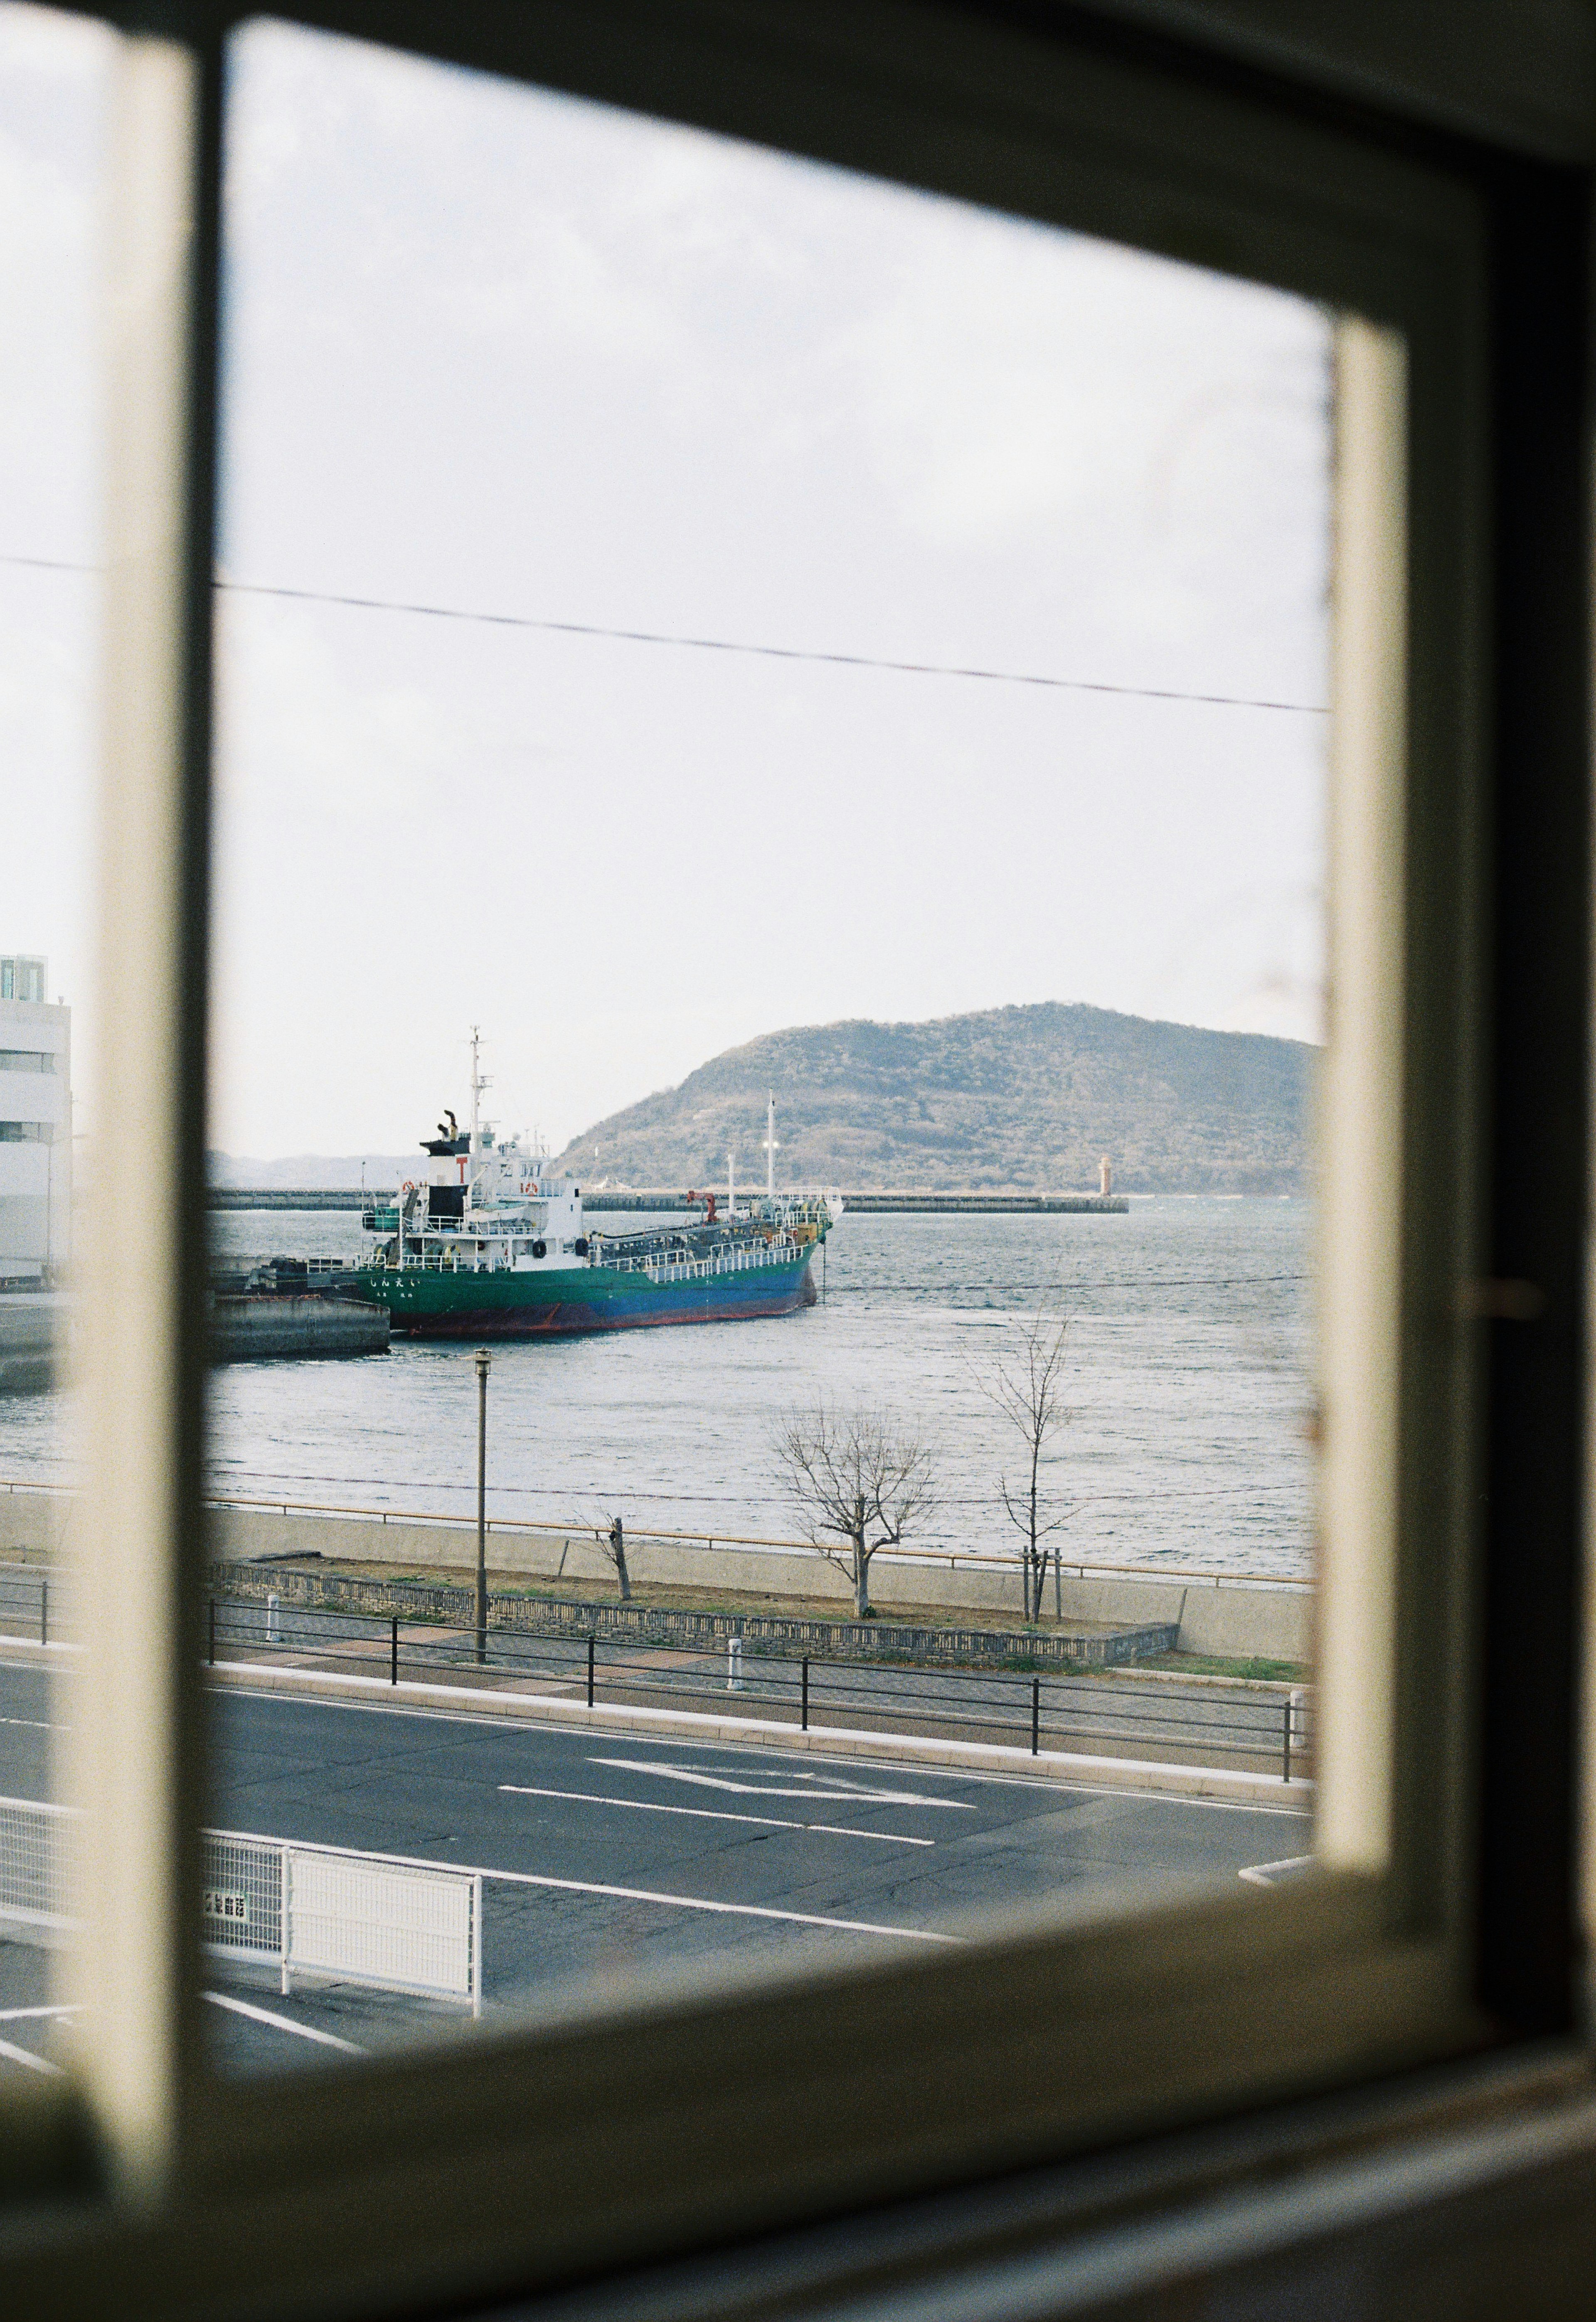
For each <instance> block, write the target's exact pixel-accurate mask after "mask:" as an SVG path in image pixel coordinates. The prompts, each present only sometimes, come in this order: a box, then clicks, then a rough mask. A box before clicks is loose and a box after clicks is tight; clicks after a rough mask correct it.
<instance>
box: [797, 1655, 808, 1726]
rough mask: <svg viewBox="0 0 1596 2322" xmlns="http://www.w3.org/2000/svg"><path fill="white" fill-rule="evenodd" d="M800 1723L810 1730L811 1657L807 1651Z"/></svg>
mask: <svg viewBox="0 0 1596 2322" xmlns="http://www.w3.org/2000/svg"><path fill="white" fill-rule="evenodd" d="M799 1723H800V1725H801V1726H802V1729H803V1731H804V1732H806V1733H807V1732H808V1730H809V1658H808V1655H807V1653H806V1654H805V1656H804V1705H803V1714H802V1716H801V1717H800V1719H799Z"/></svg>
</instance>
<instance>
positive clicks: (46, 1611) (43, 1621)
mask: <svg viewBox="0 0 1596 2322" xmlns="http://www.w3.org/2000/svg"><path fill="white" fill-rule="evenodd" d="M39 1641H40V1643H41V1645H47V1644H49V1642H50V1582H49V1581H48V1579H44V1580H41V1581H40V1583H39Z"/></svg>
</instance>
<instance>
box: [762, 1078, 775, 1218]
mask: <svg viewBox="0 0 1596 2322" xmlns="http://www.w3.org/2000/svg"><path fill="white" fill-rule="evenodd" d="M766 1121H767V1125H766V1129H765V1192H766V1193H767V1195H768V1196H769V1197H770V1198H771V1200H772V1201H773V1200H774V1199H775V1195H776V1092H775V1090H774V1089H771V1092H770V1095H769V1101H768V1103H767V1107H766Z"/></svg>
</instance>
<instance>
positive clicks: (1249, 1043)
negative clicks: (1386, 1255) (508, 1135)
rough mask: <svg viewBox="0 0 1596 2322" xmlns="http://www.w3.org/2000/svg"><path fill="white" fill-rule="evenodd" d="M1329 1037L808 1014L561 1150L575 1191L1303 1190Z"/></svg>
mask: <svg viewBox="0 0 1596 2322" xmlns="http://www.w3.org/2000/svg"><path fill="white" fill-rule="evenodd" d="M1317 1053H1318V1052H1317V1050H1315V1049H1313V1048H1312V1047H1308V1046H1306V1045H1305V1044H1304V1043H1302V1042H1300V1041H1296V1040H1276V1039H1271V1038H1266V1037H1265V1036H1263V1034H1260V1033H1251V1032H1207V1031H1201V1030H1199V1029H1198V1028H1196V1027H1195V1026H1192V1025H1189V1024H1162V1023H1154V1022H1149V1021H1148V1020H1146V1019H1144V1018H1142V1017H1139V1016H1119V1015H1116V1014H1114V1013H1112V1012H1111V1011H1110V1010H1107V1009H1102V1008H1086V1007H1063V1006H1061V1005H1060V1004H1058V1003H1057V1002H1053V1001H1050V1002H1047V1003H1044V1005H1042V1006H1038V1007H1033V1008H995V1009H990V1010H985V1011H983V1012H982V1013H980V1014H979V1015H972V1016H948V1017H944V1018H942V1019H940V1020H938V1021H936V1022H935V1023H929V1024H874V1023H871V1022H868V1021H863V1020H861V1021H858V1022H852V1023H843V1024H820V1025H805V1026H799V1027H797V1028H794V1029H792V1030H790V1031H786V1032H771V1033H767V1034H766V1035H765V1036H764V1038H762V1039H758V1040H751V1041H749V1043H748V1044H747V1046H746V1047H741V1048H729V1049H727V1050H726V1052H725V1054H724V1055H723V1056H715V1057H712V1058H711V1060H710V1062H709V1063H708V1064H707V1065H700V1066H699V1068H698V1071H697V1072H695V1073H691V1074H689V1076H688V1078H687V1079H686V1080H685V1081H683V1082H682V1083H681V1085H680V1087H679V1088H673V1089H665V1090H661V1092H659V1094H657V1095H655V1096H650V1097H645V1098H644V1099H643V1102H642V1103H641V1104H634V1105H632V1106H630V1107H628V1109H627V1110H626V1111H625V1112H618V1113H615V1114H613V1115H612V1116H611V1118H610V1119H609V1120H601V1121H599V1122H597V1124H596V1125H595V1126H594V1127H593V1128H592V1129H588V1130H587V1131H585V1132H584V1134H583V1135H582V1136H580V1137H579V1138H576V1139H575V1140H574V1141H573V1142H572V1143H571V1144H570V1146H568V1147H567V1148H566V1150H565V1152H564V1153H563V1154H562V1155H561V1156H560V1166H561V1168H562V1169H563V1170H564V1171H565V1172H567V1173H568V1174H569V1175H571V1176H573V1177H575V1178H576V1179H577V1181H578V1183H579V1184H586V1185H588V1186H590V1187H595V1188H596V1187H597V1185H598V1184H599V1183H600V1182H601V1181H607V1183H608V1184H611V1185H616V1184H619V1185H637V1186H643V1185H684V1186H685V1185H705V1184H710V1185H721V1184H725V1175H726V1154H727V1152H728V1150H729V1151H731V1152H733V1153H734V1154H735V1156H736V1159H737V1177H738V1182H739V1184H746V1185H752V1184H755V1183H760V1184H762V1182H763V1179H764V1173H765V1172H764V1153H763V1141H764V1134H765V1092H766V1090H767V1089H770V1088H773V1089H774V1090H775V1092H776V1114H777V1118H776V1135H777V1138H778V1140H779V1143H780V1152H779V1153H778V1156H777V1171H778V1182H779V1183H781V1184H789V1185H790V1184H811V1185H812V1184H823V1185H836V1186H841V1187H844V1188H848V1187H853V1188H856V1189H863V1188H867V1187H889V1186H901V1187H916V1188H922V1189H927V1190H935V1191H945V1190H952V1189H954V1188H959V1187H970V1188H973V1189H980V1188H990V1189H994V1190H995V1189H998V1188H1003V1189H1005V1190H1008V1189H1023V1190H1026V1191H1036V1192H1042V1191H1048V1192H1070V1191H1075V1190H1080V1189H1091V1190H1094V1191H1095V1189H1096V1186H1097V1176H1098V1160H1099V1156H1100V1155H1103V1154H1107V1155H1108V1156H1109V1158H1110V1159H1111V1160H1112V1162H1113V1164H1114V1177H1115V1189H1116V1191H1117V1192H1126V1193H1293V1192H1297V1191H1299V1190H1300V1189H1301V1187H1302V1185H1303V1183H1304V1173H1305V1170H1306V1166H1307V1153H1306V1145H1307V1131H1308V1112H1309V1089H1310V1083H1311V1079H1312V1072H1313V1060H1314V1057H1315V1056H1316V1054H1317Z"/></svg>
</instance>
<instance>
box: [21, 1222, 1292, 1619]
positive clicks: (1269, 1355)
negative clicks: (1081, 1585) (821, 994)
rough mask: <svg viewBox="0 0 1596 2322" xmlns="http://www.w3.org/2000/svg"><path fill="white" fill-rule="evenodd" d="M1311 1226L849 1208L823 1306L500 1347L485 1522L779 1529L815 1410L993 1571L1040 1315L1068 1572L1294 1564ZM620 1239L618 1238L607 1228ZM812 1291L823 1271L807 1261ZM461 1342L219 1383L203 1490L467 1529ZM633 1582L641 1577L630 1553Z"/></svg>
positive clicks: (238, 1245) (25, 1440)
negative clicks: (1011, 1412)
mask: <svg viewBox="0 0 1596 2322" xmlns="http://www.w3.org/2000/svg"><path fill="white" fill-rule="evenodd" d="M1311 1214H1312V1213H1311V1210H1310V1207H1309V1204H1308V1203H1307V1202H1302V1201H1297V1200H1290V1201H1280V1200H1239V1201H1238V1200H1220V1199H1208V1198H1199V1199H1192V1200H1181V1199H1157V1200H1147V1201H1140V1200H1138V1201H1133V1202H1132V1204H1131V1207H1130V1211H1129V1214H1128V1215H1125V1216H1093V1215H1086V1216H1075V1217H965V1216H958V1217H870V1216H864V1215H861V1214H858V1213H852V1212H851V1213H849V1214H847V1215H845V1216H844V1218H843V1220H842V1221H841V1223H840V1224H839V1225H838V1226H837V1227H836V1229H835V1230H834V1232H833V1233H832V1235H831V1237H830V1239H829V1241H828V1243H827V1245H826V1248H825V1297H824V1299H823V1301H822V1302H821V1303H818V1304H816V1305H815V1306H813V1307H810V1308H807V1310H804V1311H802V1312H798V1313H795V1314H789V1315H783V1316H780V1317H779V1318H774V1319H771V1320H770V1321H743V1322H726V1323H708V1324H699V1325H695V1326H686V1325H684V1326H681V1327H678V1328H671V1329H660V1330H630V1331H625V1332H622V1333H620V1334H618V1335H616V1336H615V1337H608V1338H596V1339H556V1340H552V1341H546V1342H542V1343H537V1344H527V1345H515V1344H510V1343H505V1342H499V1343H497V1344H496V1345H495V1346H494V1348H493V1368H492V1373H491V1378H490V1383H489V1391H488V1392H489V1403H488V1512H489V1513H490V1514H492V1515H495V1516H500V1517H526V1518H534V1519H537V1520H540V1521H543V1522H557V1523H561V1524H564V1523H570V1524H572V1525H581V1526H583V1527H584V1528H586V1527H590V1526H592V1525H594V1524H596V1523H598V1522H605V1521H607V1519H608V1518H609V1517H610V1516H612V1515H614V1514H615V1513H620V1514H621V1515H622V1516H623V1517H624V1518H625V1521H626V1523H627V1526H628V1529H629V1530H634V1531H650V1530H658V1531H681V1532H689V1533H699V1534H707V1535H708V1536H711V1537H714V1538H717V1539H728V1538H737V1537H751V1538H755V1539H771V1540H790V1539H795V1538H798V1537H801V1532H802V1527H801V1523H800V1522H799V1512H798V1509H797V1508H795V1507H794V1506H793V1505H792V1504H791V1503H790V1502H789V1501H788V1500H787V1499H786V1497H785V1496H784V1495H783V1492H782V1488H781V1485H780V1475H779V1470H778V1467H777V1462H776V1459H775V1457H774V1441H775V1437H776V1434H777V1432H778V1431H779V1429H780V1425H781V1423H782V1422H783V1420H784V1419H785V1418H786V1417H787V1416H788V1415H789V1413H791V1412H801V1411H805V1410H812V1409H813V1408H814V1407H815V1404H816V1401H817V1400H818V1399H819V1398H821V1397H824V1398H825V1400H826V1402H827V1403H829V1404H830V1405H832V1406H833V1407H834V1409H836V1410H839V1411H846V1410H848V1409H851V1408H853V1407H854V1406H857V1405H864V1406H868V1407H869V1408H871V1410H875V1411H880V1412H883V1413H884V1414H886V1415H887V1416H888V1417H889V1420H890V1421H891V1422H892V1423H893V1424H894V1425H896V1426H898V1427H901V1428H902V1429H904V1430H905V1431H909V1432H912V1433H914V1434H916V1435H917V1436H918V1437H919V1438H920V1439H921V1440H923V1441H924V1442H925V1444H926V1446H927V1448H928V1449H929V1451H930V1454H931V1458H932V1462H933V1466H934V1467H935V1476H936V1486H937V1504H936V1508H935V1513H933V1514H932V1515H931V1516H929V1517H928V1518H927V1519H926V1522H923V1523H922V1524H921V1525H920V1526H919V1527H918V1529H917V1532H916V1533H915V1534H914V1535H912V1536H911V1539H910V1540H908V1541H906V1545H912V1544H914V1543H915V1542H916V1541H917V1542H918V1543H920V1544H922V1545H924V1546H926V1547H927V1548H941V1549H956V1550H998V1549H1003V1548H1007V1549H1010V1550H1012V1548H1013V1547H1014V1546H1015V1544H1016V1537H1017V1536H1016V1534H1015V1532H1014V1531H1013V1529H1012V1527H1011V1526H1010V1524H1009V1522H1008V1518H1007V1517H1006V1515H1005V1513H1004V1510H1003V1505H1002V1486H1003V1484H1004V1482H1005V1481H1007V1482H1008V1485H1009V1486H1010V1489H1011V1491H1012V1490H1014V1489H1015V1487H1016V1486H1023V1484H1024V1482H1025V1480H1026V1450H1025V1446H1024V1444H1023V1442H1022V1441H1021V1440H1020V1438H1019V1436H1018V1435H1017V1433H1016V1431H1014V1429H1013V1428H1012V1427H1011V1426H1010V1425H1009V1424H1008V1422H1006V1421H1005V1420H1004V1418H1003V1416H1002V1415H1001V1413H1000V1412H999V1410H998V1409H997V1408H996V1406H995V1405H994V1403H992V1401H991V1400H990V1394H989V1393H988V1392H987V1391H986V1390H987V1389H988V1388H989V1387H990V1385H991V1382H992V1379H993V1376H994V1371H995V1367H996V1366H997V1365H999V1363H1001V1362H1003V1361H1005V1360H1008V1361H1009V1362H1010V1363H1012V1362H1013V1360H1014V1359H1015V1358H1017V1356H1018V1355H1019V1354H1020V1353H1021V1339H1022V1333H1023V1331H1024V1330H1025V1327H1026V1323H1027V1322H1028V1321H1029V1320H1030V1318H1032V1317H1033V1316H1035V1315H1036V1314H1037V1313H1038V1312H1045V1313H1047V1314H1049V1315H1056V1316H1057V1317H1058V1318H1059V1319H1061V1320H1063V1321H1067V1323H1068V1331H1067V1338H1066V1348H1067V1351H1066V1356H1065V1362H1064V1371H1063V1394H1062V1400H1063V1403H1064V1406H1065V1408H1066V1410H1067V1412H1068V1414H1069V1416H1068V1419H1067V1421H1066V1423H1065V1424H1064V1425H1063V1426H1062V1428H1061V1430H1060V1431H1059V1432H1058V1434H1057V1435H1056V1436H1055V1438H1054V1440H1053V1444H1052V1446H1051V1447H1050V1456H1049V1458H1048V1460H1047V1462H1046V1464H1045V1465H1044V1467H1043V1470H1042V1477H1041V1481H1042V1496H1043V1513H1044V1520H1045V1521H1048V1522H1051V1521H1053V1519H1054V1518H1056V1517H1060V1516H1062V1518H1063V1519H1064V1521H1063V1522H1062V1527H1061V1529H1060V1530H1059V1531H1058V1532H1057V1534H1056V1538H1057V1540H1058V1542H1059V1545H1060V1547H1061V1549H1062V1555H1063V1559H1064V1562H1065V1564H1066V1565H1069V1564H1120V1565H1154V1566H1159V1565H1164V1566H1180V1567H1185V1568H1200V1569H1203V1570H1208V1571H1221V1572H1227V1573H1235V1574H1243V1573H1252V1574H1258V1575H1266V1576H1269V1577H1290V1578H1299V1577H1308V1576H1309V1572H1310V1570H1311V1563H1312V1548H1313V1534H1314V1474H1313V1458H1312V1450H1311V1404H1312V1389H1311V1384H1310V1376H1311V1370H1312V1361H1311V1343H1310V1337H1311V1302H1310V1298H1309V1266H1310V1253H1311V1230H1310V1229H1311ZM605 1223H606V1227H607V1228H609V1229H610V1230H624V1228H625V1224H626V1223H627V1220H623V1219H619V1218H617V1219H614V1220H611V1219H607V1218H606V1220H605ZM212 1224H213V1239H214V1247H215V1249H216V1252H217V1256H218V1257H219V1259H221V1260H223V1262H228V1263H236V1262H237V1261H238V1260H239V1259H241V1258H256V1257H267V1256H270V1255H273V1254H276V1253H281V1254H284V1255H296V1256H310V1255H318V1254H324V1255H333V1254H337V1253H346V1254H348V1255H350V1256H354V1255H357V1254H358V1253H359V1252H360V1248H362V1237H361V1235H360V1224H359V1220H358V1218H357V1217H356V1216H354V1215H353V1214H351V1213H350V1212H348V1211H342V1212H339V1211H331V1212H295V1211H269V1212H249V1211H244V1212H232V1213H223V1214H221V1215H218V1216H216V1217H215V1218H214V1219H213V1220H212ZM815 1278H816V1285H817V1286H818V1284H819V1283H820V1280H821V1261H820V1259H819V1258H818V1257H817V1258H816V1261H815ZM472 1353H473V1348H472V1347H471V1346H470V1344H449V1345H443V1344H437V1343H433V1344H430V1345H429V1344H421V1343H415V1344H413V1343H411V1342H410V1341H408V1340H406V1339H395V1340H394V1343H393V1348H392V1350H391V1351H390V1352H389V1353H388V1355H386V1356H372V1357H368V1358H364V1359H360V1360H354V1361H345V1362H310V1363H292V1362H287V1363H285V1362H260V1363H236V1364H232V1365H229V1366H227V1367H225V1368H223V1369H220V1370H218V1371H217V1372H216V1373H215V1374H214V1380H213V1385H212V1391H211V1440H210V1465H211V1474H212V1477H213V1481H214V1488H215V1490H216V1491H217V1492H218V1493H219V1494H223V1495H236V1496H239V1497H274V1498H278V1499H287V1500H296V1501H304V1502H311V1503H315V1504H324V1505H334V1506H342V1507H369V1508H392V1509H403V1510H412V1511H415V1512H418V1513H454V1514H465V1513H470V1512H471V1511H473V1510H474V1508H475V1504H476V1472H477V1469H476V1462H477V1384H476V1372H475V1368H474V1366H473V1363H472ZM73 1429H74V1421H73V1415H72V1412H71V1408H70V1403H69V1399H68V1396H67V1395H65V1394H48V1395H35V1396H26V1397H15V1398H12V1399H9V1400H5V1401H0V1478H3V1477H5V1476H15V1477H18V1478H19V1479H23V1478H29V1477H38V1478H49V1479H50V1480H56V1481H70V1480H71V1478H72V1476H73V1474H74V1472H75V1469H76V1459H75V1456H74V1453H75V1445H74V1440H73ZM638 1572H639V1577H646V1562H645V1559H644V1558H643V1557H640V1559H639V1562H638Z"/></svg>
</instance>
